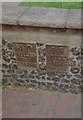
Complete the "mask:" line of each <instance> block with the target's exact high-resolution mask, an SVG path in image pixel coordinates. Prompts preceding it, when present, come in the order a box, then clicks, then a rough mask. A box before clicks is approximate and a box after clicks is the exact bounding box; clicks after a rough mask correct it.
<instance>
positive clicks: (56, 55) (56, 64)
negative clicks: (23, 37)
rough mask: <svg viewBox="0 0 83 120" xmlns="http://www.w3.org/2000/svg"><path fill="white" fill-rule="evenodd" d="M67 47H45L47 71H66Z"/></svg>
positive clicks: (67, 60)
mask: <svg viewBox="0 0 83 120" xmlns="http://www.w3.org/2000/svg"><path fill="white" fill-rule="evenodd" d="M68 57H69V47H68V46H59V45H46V69H47V71H57V72H64V71H68V63H69V59H68Z"/></svg>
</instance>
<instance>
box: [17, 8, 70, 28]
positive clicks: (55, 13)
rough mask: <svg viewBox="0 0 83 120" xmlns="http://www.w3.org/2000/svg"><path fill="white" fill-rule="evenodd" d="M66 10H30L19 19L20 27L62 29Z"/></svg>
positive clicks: (64, 23) (64, 24)
mask: <svg viewBox="0 0 83 120" xmlns="http://www.w3.org/2000/svg"><path fill="white" fill-rule="evenodd" d="M67 13H68V10H65V9H56V8H36V7H34V8H30V9H27V10H26V12H25V13H24V14H23V15H22V16H21V17H20V18H19V24H20V25H30V26H42V27H55V28H64V27H65V26H66V16H67Z"/></svg>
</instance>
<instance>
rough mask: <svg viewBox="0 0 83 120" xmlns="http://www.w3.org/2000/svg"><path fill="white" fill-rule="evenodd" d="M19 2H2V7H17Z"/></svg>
mask: <svg viewBox="0 0 83 120" xmlns="http://www.w3.org/2000/svg"><path fill="white" fill-rule="evenodd" d="M19 5H20V2H2V7H4V6H19Z"/></svg>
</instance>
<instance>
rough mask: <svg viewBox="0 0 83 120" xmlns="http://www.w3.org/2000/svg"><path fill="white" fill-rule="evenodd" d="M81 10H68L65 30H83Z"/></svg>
mask: <svg viewBox="0 0 83 120" xmlns="http://www.w3.org/2000/svg"><path fill="white" fill-rule="evenodd" d="M81 13H82V10H80V9H79V10H78V9H75V10H70V11H69V13H68V15H67V24H66V27H67V28H76V29H80V28H83V22H82V17H81Z"/></svg>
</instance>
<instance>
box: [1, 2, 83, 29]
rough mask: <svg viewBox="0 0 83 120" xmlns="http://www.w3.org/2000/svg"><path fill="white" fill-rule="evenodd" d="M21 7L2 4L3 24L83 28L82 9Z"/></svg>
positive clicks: (12, 4) (13, 4)
mask: <svg viewBox="0 0 83 120" xmlns="http://www.w3.org/2000/svg"><path fill="white" fill-rule="evenodd" d="M19 5H20V3H10V4H6V3H3V4H2V8H3V9H2V23H3V24H13V25H17V24H19V25H26V26H39V27H53V28H73V29H81V28H82V25H81V9H77V10H76V9H74V10H67V9H57V8H39V7H31V8H27V7H23V6H19ZM9 6H10V7H9Z"/></svg>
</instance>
